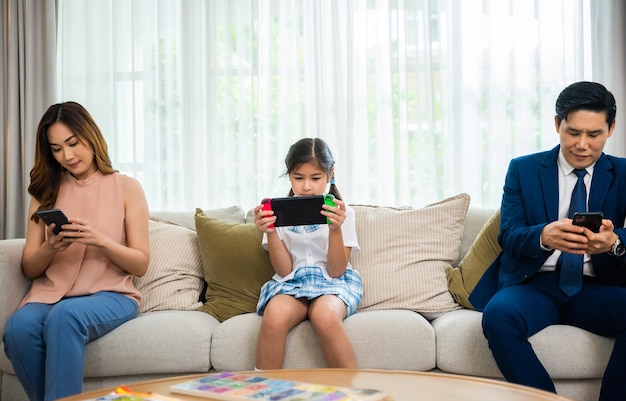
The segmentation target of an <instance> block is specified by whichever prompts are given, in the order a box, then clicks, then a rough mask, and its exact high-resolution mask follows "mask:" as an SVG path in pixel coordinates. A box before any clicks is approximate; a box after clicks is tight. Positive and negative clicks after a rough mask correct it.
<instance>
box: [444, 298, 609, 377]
mask: <svg viewBox="0 0 626 401" xmlns="http://www.w3.org/2000/svg"><path fill="white" fill-rule="evenodd" d="M481 319H482V313H480V312H476V311H473V310H468V309H463V310H458V311H452V312H448V313H446V314H444V315H442V316H440V317H438V318H437V319H435V320H433V321H432V325H433V328H434V330H435V335H436V337H437V367H438V368H439V369H441V370H442V371H444V372H447V373H456V374H463V375H472V376H485V377H502V374H501V373H500V370H499V369H498V367H497V365H496V362H495V360H494V359H493V356H492V355H491V350H490V349H489V346H488V344H487V340H486V339H485V336H484V335H483V334H482V327H481ZM530 343H531V344H532V346H533V348H534V349H535V352H536V353H537V356H538V357H539V359H540V360H541V362H542V363H543V364H544V366H545V367H546V369H547V371H548V373H549V374H550V376H551V377H552V378H553V379H555V380H558V379H599V378H601V377H602V375H603V373H604V369H605V368H606V365H607V363H608V360H609V357H610V355H611V351H612V349H613V343H614V339H612V338H607V337H602V336H598V335H596V334H593V333H590V332H588V331H585V330H582V329H579V328H576V327H573V326H565V325H555V326H549V327H546V328H545V329H543V330H542V331H540V332H539V333H537V334H535V335H534V336H532V337H530Z"/></svg>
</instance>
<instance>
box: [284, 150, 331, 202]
mask: <svg viewBox="0 0 626 401" xmlns="http://www.w3.org/2000/svg"><path fill="white" fill-rule="evenodd" d="M307 163H311V164H314V165H316V166H317V167H318V168H319V169H320V170H322V171H324V172H326V175H330V174H331V171H332V169H333V167H334V166H335V158H334V157H333V154H332V153H331V151H330V148H329V147H328V145H327V144H326V142H324V140H322V139H320V138H303V139H300V140H299V141H298V142H296V143H294V144H293V145H291V147H290V148H289V152H287V156H286V157H285V166H286V167H287V172H286V174H287V175H289V174H291V173H292V172H293V171H295V170H297V169H298V167H300V166H301V165H303V164H307ZM331 178H334V177H331ZM329 192H330V194H332V195H333V196H334V197H335V198H337V199H339V200H341V194H340V193H339V190H338V189H337V186H336V185H335V184H330V191H329ZM293 195H294V194H293V190H292V189H290V190H289V196H293Z"/></svg>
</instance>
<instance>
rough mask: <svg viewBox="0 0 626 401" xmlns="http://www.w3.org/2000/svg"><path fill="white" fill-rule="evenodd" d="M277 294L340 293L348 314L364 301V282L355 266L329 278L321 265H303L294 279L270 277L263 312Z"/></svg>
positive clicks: (264, 289) (313, 295)
mask: <svg viewBox="0 0 626 401" xmlns="http://www.w3.org/2000/svg"><path fill="white" fill-rule="evenodd" d="M277 294H287V295H293V296H294V297H295V298H306V299H308V300H312V299H315V298H317V297H320V296H322V295H329V294H332V295H336V296H338V297H339V299H341V300H342V301H343V302H344V303H345V304H346V317H348V316H350V315H351V314H353V313H354V311H356V308H357V306H359V302H361V298H362V297H363V284H362V283H361V276H360V275H359V273H358V272H357V271H356V270H353V269H346V272H345V273H344V274H343V275H342V276H341V277H338V278H333V279H331V280H328V279H327V278H326V277H324V274H323V273H322V269H320V268H319V267H318V266H303V267H299V268H297V269H296V272H295V274H294V276H293V277H292V278H291V279H289V280H287V281H281V282H279V281H276V280H270V281H268V282H267V283H265V284H264V285H263V287H262V288H261V295H260V296H259V302H258V304H257V306H256V310H257V313H258V314H259V315H263V312H264V311H265V307H266V306H267V303H268V302H269V301H270V299H272V298H273V297H274V296H275V295H277Z"/></svg>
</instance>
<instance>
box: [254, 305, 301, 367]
mask: <svg viewBox="0 0 626 401" xmlns="http://www.w3.org/2000/svg"><path fill="white" fill-rule="evenodd" d="M307 309H308V301H306V300H302V299H296V298H294V297H292V296H291V295H282V294H279V295H276V296H275V297H274V298H272V299H271V300H270V301H269V302H268V304H267V306H266V308H265V312H264V313H263V319H262V320H261V329H260V330H259V338H258V340H257V344H256V368H257V369H280V368H282V367H283V360H284V359H285V344H286V341H287V333H288V332H289V330H291V329H292V328H294V327H295V326H296V325H297V324H298V323H300V322H302V321H303V320H305V319H306V317H307Z"/></svg>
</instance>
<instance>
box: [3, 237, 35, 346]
mask: <svg viewBox="0 0 626 401" xmlns="http://www.w3.org/2000/svg"><path fill="white" fill-rule="evenodd" d="M25 242H26V240H25V239H24V238H18V239H5V240H0V334H1V333H4V328H5V326H6V323H7V319H8V318H9V316H11V314H12V313H13V312H15V309H16V308H17V305H19V303H20V301H21V300H22V298H24V296H25V295H26V293H27V292H28V289H29V288H30V284H31V281H30V280H29V279H28V278H27V277H26V276H24V274H23V273H22V251H23V250H24V243H25Z"/></svg>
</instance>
